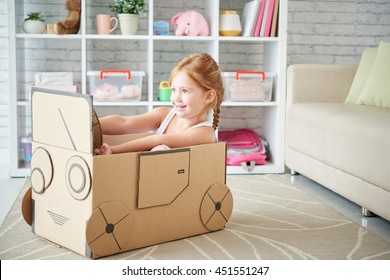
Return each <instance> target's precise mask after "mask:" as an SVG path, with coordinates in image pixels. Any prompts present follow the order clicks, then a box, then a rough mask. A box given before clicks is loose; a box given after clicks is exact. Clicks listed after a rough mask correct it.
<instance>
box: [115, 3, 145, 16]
mask: <svg viewBox="0 0 390 280" xmlns="http://www.w3.org/2000/svg"><path fill="white" fill-rule="evenodd" d="M110 8H111V11H113V12H117V13H118V14H136V15H138V14H144V13H145V12H147V11H148V5H147V4H146V3H145V1H144V0H115V1H114V4H110Z"/></svg>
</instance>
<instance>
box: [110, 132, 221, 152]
mask: <svg viewBox="0 0 390 280" xmlns="http://www.w3.org/2000/svg"><path fill="white" fill-rule="evenodd" d="M215 141H216V139H215V133H214V130H213V129H212V128H211V127H198V128H194V129H190V130H188V131H185V132H182V133H172V134H160V135H150V136H147V137H144V138H139V139H136V140H132V141H129V142H126V143H123V144H121V145H116V146H111V147H110V148H111V152H112V153H113V154H118V153H127V152H139V151H149V150H151V149H152V148H154V147H156V146H158V145H162V144H165V145H167V146H168V147H171V148H180V147H188V146H193V145H199V144H208V143H214V142H215Z"/></svg>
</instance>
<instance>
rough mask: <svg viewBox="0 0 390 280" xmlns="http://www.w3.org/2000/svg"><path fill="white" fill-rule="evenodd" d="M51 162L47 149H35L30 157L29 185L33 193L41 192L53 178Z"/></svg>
mask: <svg viewBox="0 0 390 280" xmlns="http://www.w3.org/2000/svg"><path fill="white" fill-rule="evenodd" d="M53 170H54V169H53V162H52V160H51V156H50V154H49V152H48V151H47V150H45V149H44V148H42V147H38V148H36V149H35V151H34V153H33V155H32V159H31V186H32V188H33V190H34V192H35V193H43V192H44V191H45V189H46V188H48V187H49V186H50V184H51V181H52V179H53V173H54V171H53Z"/></svg>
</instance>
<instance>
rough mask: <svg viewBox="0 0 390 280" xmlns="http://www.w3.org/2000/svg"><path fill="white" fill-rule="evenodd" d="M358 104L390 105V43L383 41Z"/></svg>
mask: <svg viewBox="0 0 390 280" xmlns="http://www.w3.org/2000/svg"><path fill="white" fill-rule="evenodd" d="M357 103H358V104H364V105H373V106H382V107H390V43H388V42H381V43H380V44H379V47H378V52H377V54H376V58H375V61H374V64H373V65H372V68H371V71H370V74H369V75H368V77H367V80H366V83H365V84H364V87H363V88H362V91H361V92H360V95H359V98H358V100H357Z"/></svg>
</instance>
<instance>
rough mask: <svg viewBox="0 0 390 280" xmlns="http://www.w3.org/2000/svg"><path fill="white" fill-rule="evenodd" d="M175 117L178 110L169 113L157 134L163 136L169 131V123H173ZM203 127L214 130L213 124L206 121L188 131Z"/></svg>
mask: <svg viewBox="0 0 390 280" xmlns="http://www.w3.org/2000/svg"><path fill="white" fill-rule="evenodd" d="M175 115H176V110H175V109H172V110H171V111H169V113H168V115H167V116H166V117H165V119H164V120H163V122H162V123H161V125H160V127H159V128H158V129H157V131H156V134H163V133H164V132H165V130H166V129H167V127H168V125H169V123H170V122H171V121H172V119H173V117H174V116H175ZM202 126H209V127H211V128H213V124H212V122H210V121H205V122H201V123H198V124H196V125H194V126H191V127H190V128H188V129H192V128H196V127H202Z"/></svg>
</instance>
